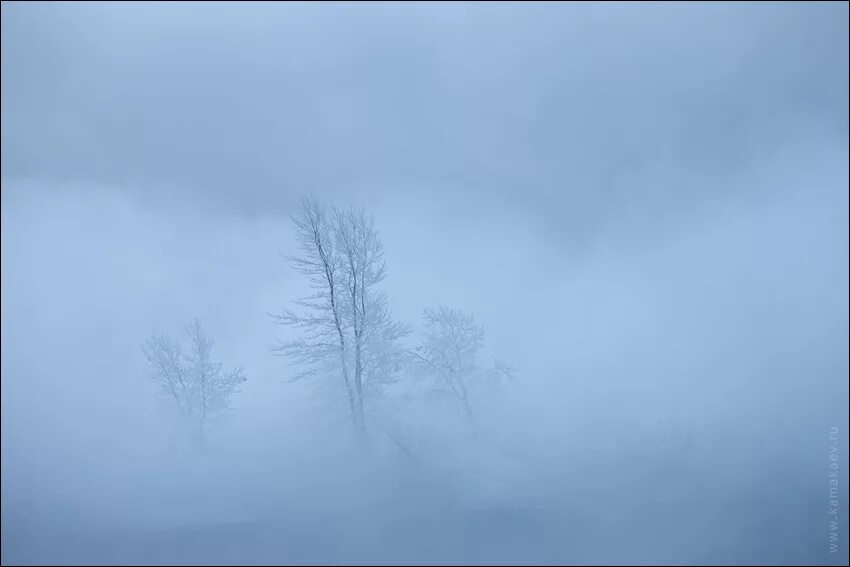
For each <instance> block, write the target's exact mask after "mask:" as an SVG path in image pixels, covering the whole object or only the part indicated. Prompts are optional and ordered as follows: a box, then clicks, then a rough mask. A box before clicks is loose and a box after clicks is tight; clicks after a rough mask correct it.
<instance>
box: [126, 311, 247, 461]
mask: <svg viewBox="0 0 850 567" xmlns="http://www.w3.org/2000/svg"><path fill="white" fill-rule="evenodd" d="M186 333H187V335H188V337H189V343H190V344H189V346H188V348H184V347H182V346H181V345H180V343H179V342H177V341H175V340H173V339H171V338H169V337H166V336H165V335H159V336H155V337H151V338H150V339H148V341H147V342H146V343H145V344H144V346H143V347H142V352H143V354H144V356H145V358H146V359H147V361H148V364H149V365H150V367H151V369H152V370H153V374H152V379H153V380H154V382H156V383H157V384H158V385H159V386H160V390H161V392H162V393H163V394H165V395H167V396H168V397H170V398H171V399H173V400H174V404H175V407H176V408H177V411H178V413H179V415H180V417H181V419H182V421H183V423H184V424H185V425H187V426H189V427H190V428H191V431H192V438H193V440H194V442H195V443H196V445H197V446H198V447H199V448H203V446H204V444H205V437H206V429H207V426H208V424H209V422H210V420H211V419H212V418H214V417H216V416H218V415H220V414H221V413H222V412H224V411H225V410H227V409H229V408H230V398H231V396H232V395H233V394H234V393H237V392H238V391H239V390H238V387H239V384H241V383H243V382H245V381H246V380H247V378H246V377H245V372H244V370H243V369H242V367H241V366H239V367H237V368H235V369H233V370H231V371H227V372H226V371H224V370H223V365H222V363H221V362H217V361H214V360H213V359H212V347H213V341H212V340H211V339H209V338H208V337H207V336H206V335H205V334H204V333H203V331H202V329H201V323H200V321H198V320H197V319H195V320H194V321H193V322H192V324H190V325H189V326H188V327H187V329H186Z"/></svg>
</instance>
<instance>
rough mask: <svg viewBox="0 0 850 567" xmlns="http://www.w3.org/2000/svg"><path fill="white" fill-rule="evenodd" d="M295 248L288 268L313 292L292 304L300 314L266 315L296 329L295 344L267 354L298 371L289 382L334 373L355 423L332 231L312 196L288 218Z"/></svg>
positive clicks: (321, 209) (303, 200) (338, 259)
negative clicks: (286, 360)
mask: <svg viewBox="0 0 850 567" xmlns="http://www.w3.org/2000/svg"><path fill="white" fill-rule="evenodd" d="M292 221H293V223H294V224H295V234H296V238H297V240H298V244H299V247H300V250H301V254H300V255H298V256H292V255H290V256H286V259H287V260H289V262H290V263H291V264H292V266H293V267H294V268H295V269H296V270H298V271H299V272H301V273H302V274H304V275H305V276H307V278H308V279H309V282H310V287H311V288H312V289H313V290H314V293H313V294H312V295H310V296H308V297H305V298H302V299H299V300H296V301H295V303H296V305H298V306H300V307H302V308H304V309H306V311H304V312H301V313H296V312H295V311H293V310H291V309H288V310H286V311H284V312H283V314H282V315H272V317H273V318H274V319H275V322H276V323H278V324H281V325H288V326H290V327H294V328H296V329H298V330H300V331H302V335H301V336H299V337H298V338H297V339H295V340H291V341H286V342H284V343H282V344H280V345H279V346H278V347H276V348H274V349H273V350H274V351H275V352H276V353H277V354H279V355H281V356H284V357H287V358H289V359H290V361H291V362H292V363H293V364H296V365H298V366H301V367H302V371H301V372H299V373H298V374H296V376H295V378H296V379H298V378H306V377H308V376H312V375H314V374H316V373H317V372H321V371H334V369H335V371H337V372H339V374H340V377H341V378H342V381H343V383H344V385H345V390H346V394H347V397H348V405H349V411H350V412H351V419H352V421H353V422H354V423H355V424H356V423H357V422H358V417H357V411H356V406H355V394H354V390H353V388H352V385H351V380H350V379H349V375H348V364H347V360H346V357H347V348H346V347H347V344H346V327H347V324H346V322H345V321H344V318H343V309H342V306H341V305H340V289H339V279H340V272H341V269H340V265H339V263H340V255H339V253H338V252H337V248H336V246H337V242H336V240H337V239H336V237H335V229H334V227H333V226H332V225H331V223H330V222H329V219H328V215H327V213H326V211H325V210H324V208H323V207H322V206H321V205H320V204H319V203H318V201H317V200H316V199H315V198H312V197H305V198H303V199H302V200H301V208H300V209H299V211H298V213H297V214H296V215H295V216H293V218H292Z"/></svg>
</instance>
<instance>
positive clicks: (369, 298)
mask: <svg viewBox="0 0 850 567" xmlns="http://www.w3.org/2000/svg"><path fill="white" fill-rule="evenodd" d="M293 221H294V224H295V229H296V235H297V237H298V242H299V245H300V250H301V253H300V254H299V255H297V256H288V257H287V258H288V259H289V260H290V262H291V263H292V265H293V267H294V268H295V269H296V270H298V271H299V272H301V273H302V274H304V275H306V276H307V277H308V279H309V282H310V285H311V287H312V289H313V290H314V293H313V294H312V295H310V296H309V297H306V298H303V299H300V300H297V301H296V304H297V305H299V306H300V307H302V308H304V309H303V310H302V311H301V312H295V311H292V310H287V311H285V312H284V313H283V314H282V315H277V316H274V317H275V320H276V322H278V323H280V324H283V325H287V326H290V327H293V328H295V329H297V330H299V331H301V334H300V336H298V338H296V339H294V340H290V341H286V342H284V343H282V344H280V345H279V346H278V347H276V348H275V349H274V350H275V351H276V352H277V354H279V355H282V356H285V357H287V358H289V359H290V361H291V362H292V363H293V364H295V365H298V366H300V367H301V368H302V370H301V371H300V372H299V373H298V374H296V376H295V378H296V379H298V378H304V377H308V376H313V375H315V374H317V373H323V372H325V373H334V374H336V373H338V374H339V375H340V376H341V378H342V382H343V384H344V386H345V391H346V395H347V398H348V404H349V411H350V414H351V418H352V421H353V422H354V424H355V425H356V426H357V427H359V428H360V429H365V424H366V399H367V398H368V397H369V395H370V393H372V394H374V393H376V392H377V391H379V390H380V388H381V386H382V385H385V384H386V383H388V382H390V381H392V380H393V379H394V378H395V371H396V370H397V368H398V365H397V364H395V363H394V361H395V357H397V356H399V352H400V351H399V350H398V349H397V348H396V346H395V342H396V341H397V340H398V339H399V338H401V337H402V336H404V335H405V334H406V333H407V332H408V331H407V328H406V327H405V326H404V325H401V324H399V323H397V322H395V321H393V319H392V316H391V313H390V309H389V306H388V303H387V299H386V296H385V294H384V293H383V291H382V290H381V289H380V283H381V282H382V281H383V279H384V278H385V277H386V264H385V263H384V259H383V245H382V243H381V239H380V236H379V234H378V231H377V229H376V228H375V223H374V220H373V219H372V218H371V217H369V216H368V215H367V214H366V213H365V211H364V210H363V209H362V208H359V207H352V208H350V209H347V210H340V209H337V208H333V209H331V211H330V212H327V211H326V210H325V209H324V208H323V207H322V206H321V205H320V204H319V203H318V202H317V201H316V200H315V199H314V198H305V199H303V200H302V202H301V207H300V209H299V211H298V213H297V214H296V215H295V217H294V218H293Z"/></svg>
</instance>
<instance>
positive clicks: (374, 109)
mask: <svg viewBox="0 0 850 567" xmlns="http://www.w3.org/2000/svg"><path fill="white" fill-rule="evenodd" d="M0 118H2V305H3V308H2V372H3V378H2V380H3V382H2V386H3V391H2V393H3V400H2V404H3V405H2V409H3V475H4V476H3V478H4V484H3V491H4V492H3V495H4V498H3V501H4V504H3V514H4V515H3V518H4V520H3V521H4V526H5V525H6V524H5V522H8V518H9V517H10V514H17V515H18V516H17V517H26V516H27V515H28V514H30V515H37V513H36V512H34V511H33V510H35V509H36V508H38V506H44V507H45V508H43V509H44V510H50V507H49V506H50V505H49V504H48V503H47V502H49V498H47V497H46V496H44V495H45V494H52V495H54V496H55V495H57V494H62V495H64V496H63V498H67V499H69V500H68V501H69V502H72V503H71V504H68V506H69V508H68V509H69V510H76V509H77V508H74V506H77V507H79V506H82V504H80V503H79V502H77V500H75V498H77V497H76V496H74V495H75V494H78V493H82V494H83V495H84V496H85V495H88V494H89V492H86V490H88V489H86V488H80V487H82V486H89V485H88V484H86V483H95V482H96V481H94V480H92V478H95V479H105V478H111V477H110V475H112V474H113V473H114V470H113V469H110V468H108V467H107V466H106V465H105V464H104V460H103V459H102V458H101V455H102V454H103V452H109V453H110V454H112V455H122V458H125V459H126V460H127V462H137V461H140V460H142V459H143V458H145V457H143V456H139V455H142V454H144V455H146V454H148V453H144V451H142V450H141V449H139V447H142V446H145V447H147V446H148V445H149V446H151V447H153V446H155V444H156V443H155V441H154V439H155V438H156V436H155V435H154V434H152V433H150V431H153V429H152V428H155V427H156V425H155V424H156V423H157V421H156V420H157V417H156V415H155V411H154V405H153V402H152V399H153V396H152V390H151V387H150V385H149V384H148V383H147V381H146V375H145V372H146V371H145V368H144V365H143V359H142V357H141V354H140V351H139V347H140V345H141V343H142V342H143V341H144V340H145V338H146V337H148V336H149V335H151V334H153V333H158V332H169V333H177V332H179V331H180V329H181V328H182V326H183V325H184V324H185V323H186V322H188V321H189V320H190V319H191V318H192V317H194V316H199V317H201V318H202V320H203V321H204V323H205V325H206V326H207V328H208V329H209V330H210V333H211V334H212V335H213V337H214V338H215V339H216V349H217V352H218V353H219V355H220V356H221V358H222V359H224V360H225V361H226V362H227V363H228V364H236V363H238V362H242V363H244V364H245V367H246V370H247V372H248V375H249V382H248V384H247V385H246V387H245V390H244V392H243V393H242V394H241V396H240V398H239V401H238V403H236V404H235V405H236V414H235V415H236V416H238V419H234V424H233V426H232V429H231V430H230V435H232V436H233V438H234V439H241V440H242V441H243V443H242V449H243V450H247V449H245V447H246V446H248V445H250V446H251V447H253V449H255V450H256V452H257V453H258V454H259V453H261V452H262V451H263V450H264V449H263V447H266V446H265V445H263V444H262V443H265V441H263V442H262V443H261V442H259V441H257V442H256V443H255V444H253V445H252V444H250V443H244V440H246V439H253V440H255V441H256V440H258V439H260V438H263V439H265V437H264V436H265V435H268V432H269V431H272V430H274V431H277V430H285V431H290V432H291V431H294V430H296V429H297V426H296V425H295V424H297V423H299V420H300V419H301V416H302V415H303V413H302V412H303V411H306V410H304V408H305V407H308V406H309V404H310V403H311V402H310V401H309V400H311V399H312V398H311V397H310V396H309V395H308V393H307V390H308V389H307V388H301V387H296V386H292V385H287V384H284V379H285V378H286V377H287V375H288V374H287V373H289V372H291V371H290V370H289V369H288V368H287V367H286V365H285V363H284V362H283V361H281V360H280V359H277V358H274V357H272V356H270V355H269V352H268V348H269V346H271V345H273V344H274V343H275V340H276V336H277V333H278V329H276V328H275V327H274V326H273V325H272V324H271V322H270V319H269V317H268V316H267V314H268V313H269V312H276V311H280V310H281V309H282V308H284V307H286V306H288V302H290V301H291V300H292V299H294V298H296V297H298V295H299V294H300V293H301V292H303V282H301V281H300V280H298V278H297V275H296V274H295V273H294V272H292V271H291V270H290V269H289V268H287V266H286V265H285V263H284V262H283V260H282V259H281V258H280V255H281V254H287V253H291V252H292V246H293V236H292V227H291V224H290V222H289V215H290V214H291V213H292V212H293V206H294V205H295V204H297V199H298V197H299V196H300V195H302V194H305V193H308V192H313V193H315V194H316V195H318V196H319V197H321V198H323V199H325V200H326V201H327V202H329V203H340V204H346V203H350V202H360V203H362V204H364V205H365V206H366V207H367V209H369V210H370V211H371V212H373V213H374V214H375V215H376V220H377V223H378V227H379V228H380V229H381V231H382V235H383V238H384V241H385V245H386V249H387V262H388V266H389V274H390V275H389V277H388V280H387V282H386V288H387V291H388V294H389V296H390V301H391V304H392V306H393V310H394V312H395V314H396V315H397V316H398V317H399V318H401V319H402V320H405V321H408V322H410V323H412V324H414V325H417V324H418V322H419V318H420V315H421V310H422V309H423V308H424V307H427V306H430V305H433V304H435V303H437V302H445V303H447V304H450V305H455V306H459V307H463V308H465V309H467V310H469V311H471V312H473V313H474V314H475V315H476V317H477V318H478V320H479V321H480V322H482V324H483V325H484V326H485V329H486V331H487V354H488V355H491V354H496V355H499V356H501V357H502V358H505V359H507V360H509V361H510V362H513V363H514V364H515V365H516V366H517V367H518V368H520V369H521V370H522V372H521V375H522V380H521V381H520V382H518V384H517V386H516V387H515V388H516V389H515V390H514V391H513V393H512V394H511V396H512V401H511V404H512V405H511V406H510V408H511V409H510V410H506V411H510V414H509V415H511V416H512V419H509V420H505V421H506V422H507V425H505V427H507V428H509V429H511V431H512V432H513V433H510V434H509V433H507V432H505V433H504V436H505V438H514V439H519V440H521V442H519V444H521V445H525V446H526V447H536V448H539V450H540V451H539V455H538V456H540V455H543V454H547V455H548V456H547V458H548V459H551V461H546V462H549V463H550V464H551V465H552V468H551V469H548V470H546V472H541V471H543V470H544V469H541V468H540V467H538V468H537V470H538V475H542V476H538V477H535V478H537V479H540V478H554V477H557V476H558V475H559V474H560V473H559V472H558V471H560V469H559V468H558V466H559V465H556V464H555V463H556V461H557V462H558V463H562V462H574V460H575V459H576V457H575V453H574V452H572V451H573V449H570V448H569V447H572V445H570V444H569V443H572V442H576V443H579V444H582V443H584V444H588V445H594V444H595V443H596V441H595V440H594V439H592V438H590V437H587V436H586V435H585V434H584V433H582V432H585V431H587V430H588V428H591V429H592V428H605V431H606V432H607V433H606V435H609V438H610V435H615V436H616V435H618V434H623V435H625V433H623V432H629V431H634V430H635V429H636V428H640V427H646V428H650V429H647V431H650V430H651V428H652V427H654V426H657V425H658V424H659V423H661V424H662V426H663V427H667V426H668V425H670V426H671V427H676V428H684V429H687V430H689V431H695V432H700V431H702V432H709V431H710V432H711V435H714V436H719V437H712V439H713V441H705V446H706V447H708V446H712V447H713V446H715V445H716V443H715V441H717V439H723V440H724V443H728V448H729V453H728V454H724V455H722V456H723V458H724V459H736V458H737V459H744V461H745V464H743V465H741V467H739V468H737V469H736V471H738V472H739V473H740V474H742V475H743V476H745V477H746V478H748V479H750V480H752V481H753V482H755V480H753V479H755V478H756V477H757V476H758V474H759V473H758V471H759V463H762V462H766V461H770V462H781V463H785V465H784V466H785V469H784V470H786V471H787V470H792V469H793V470H794V471H796V470H797V469H796V468H794V467H796V466H799V470H800V471H804V472H801V473H800V475H799V478H804V477H805V475H806V474H809V473H810V472H811V471H820V470H821V469H820V468H818V467H821V468H822V465H823V462H822V459H823V458H825V457H822V453H823V450H824V449H823V446H822V445H823V443H822V441H823V436H824V434H825V433H824V432H825V431H826V428H827V427H828V426H830V425H832V424H834V423H844V424H846V422H847V402H846V400H847V373H848V356H847V355H848V351H847V342H848V300H847V296H848V239H847V233H848V191H847V184H848V5H847V3H838V2H834V3H825V2H824V3H818V2H806V3H802V2H800V3H789V2H782V3H779V2H776V3H720V2H717V3H713V2H712V3H696V2H693V3H690V2H689V3H666V2H665V3H631V2H630V3H622V4H621V3H614V2H600V3H593V4H591V3H574V2H567V3H549V2H545V3H533V2H522V3H502V2H498V3H497V2H493V3H483V2H480V3H479V2H475V3H460V2H458V3H421V4H420V3H412V2H411V3H385V2H381V3H344V4H343V3H340V4H337V3H330V2H328V3H289V2H286V3H271V2H261V3H256V4H252V3H248V2H239V3H225V2H210V3H197V2H191V3H185V4H184V3H177V2H175V3H148V4H142V3H139V4H135V3H120V4H119V3H106V2H96V3H95V2H93V3H86V4H77V3H51V4H48V3H33V2H26V3H24V2H20V3H16V2H12V3H9V2H4V3H3V5H2V116H0ZM81 415H84V416H85V417H84V418H81V417H80V416H81ZM787 415H790V416H791V417H790V418H787V419H786V418H784V417H783V416H787ZM616 416H619V418H618V417H616ZM663 424H666V425H663ZM671 424H672V425H671ZM274 428H278V429H274ZM652 431H655V430H652ZM616 432H620V433H616ZM511 435H513V437H511ZM128 440H132V441H128ZM567 440H569V443H568V442H567ZM623 443H626V442H625V441H623ZM818 443H820V444H818ZM602 445H605V442H603V443H602ZM552 447H560V448H559V449H557V450H555V453H554V454H553V453H552ZM544 448H545V449H544ZM756 448H757V450H756ZM145 450H148V449H145ZM529 450H531V449H529ZM713 450H715V451H716V449H713ZM150 451H154V449H150ZM706 451H708V449H706ZM709 453H710V451H709V452H707V453H705V454H704V456H705V455H708V454H709ZM710 454H711V455H713V456H714V457H718V454H717V453H710ZM714 457H711V458H714ZM535 458H537V457H535ZM540 458H542V457H540ZM561 458H563V461H561V460H560V459H561ZM705 458H709V457H705ZM718 458H719V457H718ZM843 458H844V459H845V462H846V456H845V457H843ZM134 459H136V461H134ZM69 463H70V464H73V465H74V466H76V468H75V469H73V470H75V471H77V472H76V473H74V474H77V475H78V476H73V478H74V479H76V480H74V481H73V482H72V483H71V485H68V486H62V485H60V484H58V483H57V482H55V479H53V477H51V476H50V474H53V473H50V474H46V476H43V477H42V476H38V475H34V474H33V471H34V470H44V469H45V468H49V467H57V468H58V467H67V466H69ZM790 463H795V464H794V465H791V464H790ZM245 466H246V467H248V466H249V465H245ZM72 468H73V467H72ZM845 469H846V467H845ZM110 471H112V472H110ZM128 474H129V473H128ZM788 474H789V475H792V473H788ZM812 474H814V475H816V474H820V472H816V473H812ZM547 475H548V476H547ZM805 478H809V477H805ZM812 478H813V477H812ZM9 479H13V480H17V481H18V482H20V483H21V484H20V486H21V487H25V488H20V490H18V491H16V492H15V494H13V495H12V496H13V497H14V498H17V500H14V503H11V504H7V498H6V496H7V493H8V491H9V490H10V489H8V488H7V486H8V481H9ZM51 479H53V480H51ZM822 480H823V479H822V478H821V477H817V479H816V480H815V481H812V482H814V483H815V484H813V485H812V486H815V488H811V487H810V486H809V485H808V484H807V485H806V487H807V488H806V489H808V488H811V490H813V491H815V490H816V489H817V487H820V486H821V484H823V483H822V482H821V481H822ZM782 482H785V481H777V483H779V484H778V485H777V486H779V487H783V488H787V486H785V485H782ZM788 482H791V481H788ZM795 482H796V481H795ZM799 482H804V481H802V480H800V481H799ZM74 483H76V484H74ZM816 483H821V484H816ZM535 484H540V485H541V486H546V483H545V482H543V481H542V480H541V481H540V482H539V483H535V482H534V481H531V480H529V481H528V486H533V485H535ZM529 490H530V489H529ZM540 490H543V489H542V488H540ZM777 490H779V489H777ZM116 491H118V492H121V489H120V488H116ZM84 496H81V497H79V498H78V500H80V501H83V500H85V497H84ZM8 501H9V502H12V501H13V500H12V499H9V500H8ZM117 501H121V502H123V501H122V500H121V499H120V498H118V499H117ZM73 502H77V503H76V504H74V503H73ZM34 503H41V504H38V505H36V504H34ZM116 507H120V506H119V505H118V504H116ZM38 509H39V510H41V509H42V508H38ZM116 514H118V515H120V512H116ZM776 533H779V532H776ZM4 541H5V540H4ZM650 557H651V555H650ZM730 557H732V558H733V559H734V557H735V556H734V555H732V556H730ZM756 557H762V556H756ZM806 557H809V556H806Z"/></svg>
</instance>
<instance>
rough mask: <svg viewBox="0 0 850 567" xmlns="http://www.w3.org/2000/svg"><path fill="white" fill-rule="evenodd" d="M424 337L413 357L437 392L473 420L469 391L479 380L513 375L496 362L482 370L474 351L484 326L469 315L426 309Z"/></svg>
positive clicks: (457, 311)
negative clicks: (451, 398)
mask: <svg viewBox="0 0 850 567" xmlns="http://www.w3.org/2000/svg"><path fill="white" fill-rule="evenodd" d="M424 327H425V336H424V340H423V342H422V344H421V345H420V346H419V347H417V348H416V351H415V352H410V351H408V353H409V354H411V355H413V357H414V360H415V361H417V362H418V363H419V364H420V366H421V367H422V368H423V369H424V370H425V371H426V372H427V373H428V374H430V375H431V376H432V377H433V378H434V380H435V382H436V384H437V389H438V390H439V391H442V392H445V393H448V394H449V395H451V396H452V397H453V398H454V399H456V400H457V401H458V402H459V403H460V404H461V405H462V407H463V409H464V411H465V412H466V415H467V417H469V418H470V419H473V412H472V404H471V402H470V396H469V390H470V386H471V385H472V383H473V382H474V381H476V380H481V379H487V378H490V379H498V378H499V377H508V378H512V377H513V369H512V368H510V367H509V366H507V365H506V364H504V363H499V362H496V363H495V364H494V366H493V368H488V369H484V370H481V369H480V368H479V367H478V365H477V361H476V358H477V354H478V351H479V350H480V349H481V347H482V346H483V345H484V329H483V327H481V326H480V325H478V324H477V323H476V322H475V319H474V318H473V316H472V315H471V314H468V313H465V312H463V311H461V310H459V309H450V308H448V307H445V306H442V305H440V306H437V307H435V308H428V309H425V312H424Z"/></svg>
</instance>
